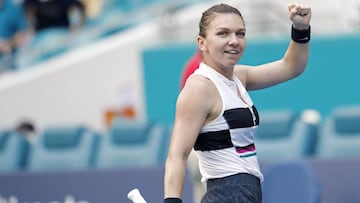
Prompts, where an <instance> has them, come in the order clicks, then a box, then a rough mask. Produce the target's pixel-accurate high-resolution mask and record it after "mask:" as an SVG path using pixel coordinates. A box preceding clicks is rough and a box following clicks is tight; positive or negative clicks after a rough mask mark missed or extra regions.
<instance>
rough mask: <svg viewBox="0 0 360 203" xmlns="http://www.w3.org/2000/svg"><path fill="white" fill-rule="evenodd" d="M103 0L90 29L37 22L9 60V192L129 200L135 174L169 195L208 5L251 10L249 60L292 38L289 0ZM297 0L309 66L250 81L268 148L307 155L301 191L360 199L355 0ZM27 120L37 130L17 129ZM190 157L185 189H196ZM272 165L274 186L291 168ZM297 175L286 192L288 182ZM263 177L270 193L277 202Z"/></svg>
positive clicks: (283, 156) (267, 164)
mask: <svg viewBox="0 0 360 203" xmlns="http://www.w3.org/2000/svg"><path fill="white" fill-rule="evenodd" d="M99 2H102V3H100V4H97V5H98V6H99V7H98V11H99V13H98V15H96V16H93V17H89V19H88V20H87V22H86V26H85V27H84V28H83V29H82V30H80V31H78V32H76V33H71V34H69V33H64V32H62V31H59V30H56V29H54V30H49V31H47V32H43V33H39V34H38V35H36V36H34V40H33V41H32V43H30V44H29V45H28V46H27V47H24V48H23V49H22V50H21V51H20V52H19V54H18V55H17V56H16V59H15V64H16V66H15V67H14V68H11V69H6V70H5V71H2V72H1V73H0V203H4V202H11V201H12V202H67V203H70V202H82V203H84V202H89V203H90V202H91V203H105V202H106V203H112V202H114V203H115V202H128V200H126V194H127V192H128V191H130V190H131V189H132V188H133V187H139V188H140V190H142V192H143V194H144V196H145V197H146V198H147V199H148V200H149V202H155V201H158V202H159V201H160V202H161V199H162V192H163V189H162V187H163V186H162V183H163V181H162V179H163V177H162V176H163V165H164V161H165V156H166V152H167V145H168V142H169V136H170V132H171V127H172V122H173V118H174V110H175V100H176V96H177V94H178V92H179V87H180V77H181V72H182V69H183V67H184V65H185V63H186V62H187V60H188V59H189V58H190V57H191V56H192V54H193V53H194V52H195V50H196V44H195V36H196V34H197V32H198V27H197V26H198V24H197V23H198V21H199V19H200V16H201V12H202V11H203V10H205V9H206V8H208V7H209V6H211V5H213V4H215V3H220V2H224V3H229V4H231V5H233V6H236V7H237V8H239V10H240V11H241V12H242V13H243V15H244V19H245V23H246V28H247V38H248V47H247V51H246V52H245V54H244V56H243V58H242V59H241V61H240V63H245V64H252V65H255V64H260V63H263V62H267V61H271V60H274V59H277V58H279V57H281V56H282V54H283V53H284V51H285V49H286V47H287V44H288V41H289V38H290V36H289V35H290V26H291V23H290V21H289V20H288V17H287V5H288V3H290V2H292V1H291V0H233V1H230V0H229V1H225V0H223V1H217V0H184V1H176V0H148V1H143V0H104V1H99ZM301 2H303V3H307V4H309V5H311V7H312V10H313V16H312V23H311V26H312V40H311V57H310V63H309V65H308V68H307V70H306V71H305V73H304V74H303V75H302V76H301V77H299V78H296V79H295V80H293V81H291V82H288V83H286V84H282V85H278V86H276V87H273V88H271V89H266V90H261V91H255V92H250V95H251V96H252V98H253V100H254V103H255V104H256V105H257V107H258V109H259V111H260V113H261V114H260V116H261V119H262V124H263V126H262V127H261V128H260V129H259V136H258V137H257V143H258V144H257V149H258V153H259V159H260V161H261V164H262V167H263V170H264V172H266V174H268V172H269V173H270V175H269V177H271V170H270V169H273V167H275V166H277V165H278V164H279V165H280V164H281V163H284V162H290V161H291V162H292V161H296V162H301V163H302V164H305V165H307V166H310V170H311V171H312V172H313V173H314V174H315V175H314V177H311V178H309V177H310V176H306V177H307V178H309V179H311V180H313V181H308V182H306V184H308V185H304V187H306V188H309V187H310V184H317V186H316V187H315V188H316V189H314V191H315V192H314V191H313V192H311V194H313V193H314V194H313V195H310V193H309V192H308V193H306V194H299V191H297V193H296V194H297V195H300V196H301V197H318V198H314V199H316V200H317V201H315V200H314V201H308V200H303V201H300V202H303V203H304V202H326V203H354V202H360V193H359V192H358V191H359V188H360V175H359V172H358V171H359V170H360V94H359V91H358V90H357V87H358V85H359V84H358V83H359V76H360V69H359V67H360V61H359V52H358V48H359V47H360V1H359V0H329V1H325V2H320V1H316V0H304V1H301ZM95 10H96V9H95ZM23 121H29V122H30V123H32V124H33V125H34V126H35V131H34V132H30V133H32V134H35V137H36V139H31V140H26V139H24V137H25V136H24V133H25V132H22V131H21V132H20V131H17V130H16V129H15V128H16V126H18V125H19V124H20V123H21V122H23ZM284 149H285V150H286V151H287V153H283V150H284ZM279 162H280V163H279ZM189 165H190V166H191V165H192V164H189ZM190 166H189V173H188V177H187V180H186V183H185V190H184V202H192V201H193V199H194V200H195V201H194V202H196V199H197V198H198V197H197V196H198V192H199V188H198V182H197V181H198V174H197V172H196V168H193V167H190ZM302 166H303V165H302ZM300 168H301V167H300ZM292 169H293V168H292ZM297 170H299V168H297ZM194 171H195V172H194ZM288 171H289V170H288ZM273 174H274V173H273ZM281 174H284V173H281ZM296 174H298V173H296ZM265 178H266V177H265ZM274 179H275V180H279V182H277V181H274V183H271V186H270V187H271V188H273V190H274V191H275V190H276V188H277V187H278V185H281V184H282V185H285V184H290V185H291V184H294V181H296V180H294V181H289V180H292V179H289V178H283V179H287V180H288V182H287V183H284V182H281V181H283V180H281V178H273V179H271V178H269V180H274ZM304 179H306V178H304ZM304 182H305V181H304ZM313 182H316V183H313ZM268 183H269V182H268ZM269 184H270V183H269ZM269 184H265V185H266V187H269V186H268V185H269ZM304 184H305V183H304ZM265 185H264V187H265ZM290 185H289V186H288V187H287V188H282V190H281V191H282V192H283V194H289V195H291V194H293V193H292V192H293V191H292V190H290V189H289V188H294V186H293V185H291V186H290ZM299 185H300V183H298V184H297V186H299ZM200 187H201V186H200ZM264 190H265V191H266V192H265V193H264V194H265V197H264V198H265V201H268V202H277V203H281V201H280V200H278V199H277V200H274V198H272V197H268V196H267V194H268V193H267V191H268V188H264ZM200 193H201V189H200ZM274 193H275V192H274ZM284 196H286V195H284ZM293 198H294V196H293ZM319 199H320V200H319ZM282 201H284V202H296V201H295V200H294V199H293V200H290V201H289V200H286V197H283V199H282Z"/></svg>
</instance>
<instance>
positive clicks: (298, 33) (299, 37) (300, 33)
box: [291, 25, 310, 44]
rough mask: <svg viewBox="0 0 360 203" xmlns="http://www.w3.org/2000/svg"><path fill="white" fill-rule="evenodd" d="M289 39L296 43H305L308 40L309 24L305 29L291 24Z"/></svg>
mask: <svg viewBox="0 0 360 203" xmlns="http://www.w3.org/2000/svg"><path fill="white" fill-rule="evenodd" d="M291 39H292V40H294V41H295V42H297V43H302V44H303V43H307V42H309V41H310V25H309V28H308V29H306V30H298V29H295V28H294V26H293V25H292V26H291Z"/></svg>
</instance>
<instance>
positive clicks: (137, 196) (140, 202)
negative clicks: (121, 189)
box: [127, 188, 146, 203]
mask: <svg viewBox="0 0 360 203" xmlns="http://www.w3.org/2000/svg"><path fill="white" fill-rule="evenodd" d="M127 198H128V199H129V200H131V201H132V202H133V203H146V201H145V199H144V197H143V196H142V195H141V193H140V191H139V189H137V188H134V189H132V190H131V191H130V192H129V193H128V195H127Z"/></svg>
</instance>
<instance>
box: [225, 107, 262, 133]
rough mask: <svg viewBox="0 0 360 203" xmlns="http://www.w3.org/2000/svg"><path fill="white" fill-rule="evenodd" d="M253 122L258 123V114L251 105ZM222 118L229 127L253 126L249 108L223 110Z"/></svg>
mask: <svg viewBox="0 0 360 203" xmlns="http://www.w3.org/2000/svg"><path fill="white" fill-rule="evenodd" d="M252 108H253V111H254V115H255V119H256V120H255V123H256V125H259V114H258V112H257V110H256V108H255V107H254V106H253V107H252ZM224 118H225V120H226V122H227V123H228V125H229V128H230V129H236V128H248V127H252V126H254V122H253V116H252V113H251V111H250V109H249V108H236V109H229V110H226V111H225V112H224Z"/></svg>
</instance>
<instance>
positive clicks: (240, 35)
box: [236, 31, 246, 38]
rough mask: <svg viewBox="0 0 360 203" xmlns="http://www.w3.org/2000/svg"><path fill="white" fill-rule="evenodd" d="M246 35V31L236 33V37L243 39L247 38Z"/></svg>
mask: <svg viewBox="0 0 360 203" xmlns="http://www.w3.org/2000/svg"><path fill="white" fill-rule="evenodd" d="M245 34H246V32H245V31H239V32H236V36H238V37H241V38H243V37H245Z"/></svg>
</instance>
